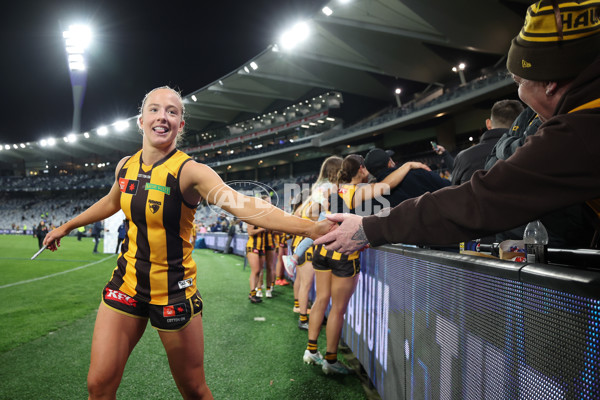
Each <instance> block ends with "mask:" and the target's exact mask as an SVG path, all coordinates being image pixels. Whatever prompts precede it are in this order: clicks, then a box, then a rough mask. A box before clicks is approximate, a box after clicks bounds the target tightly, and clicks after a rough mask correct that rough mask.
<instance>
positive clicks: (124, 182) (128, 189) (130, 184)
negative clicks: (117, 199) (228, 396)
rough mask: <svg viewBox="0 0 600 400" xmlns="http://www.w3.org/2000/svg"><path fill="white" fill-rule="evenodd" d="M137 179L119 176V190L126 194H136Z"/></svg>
mask: <svg viewBox="0 0 600 400" xmlns="http://www.w3.org/2000/svg"><path fill="white" fill-rule="evenodd" d="M138 184H139V181H136V180H133V179H125V178H119V188H120V189H121V192H123V193H127V194H136V193H137V188H138Z"/></svg>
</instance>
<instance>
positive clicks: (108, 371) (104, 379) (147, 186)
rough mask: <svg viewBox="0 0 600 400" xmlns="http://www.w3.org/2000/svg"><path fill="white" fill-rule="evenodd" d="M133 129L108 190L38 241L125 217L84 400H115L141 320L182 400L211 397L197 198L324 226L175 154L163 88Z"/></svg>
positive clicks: (273, 223)
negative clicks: (197, 253)
mask: <svg viewBox="0 0 600 400" xmlns="http://www.w3.org/2000/svg"><path fill="white" fill-rule="evenodd" d="M138 126H139V127H140V129H141V131H142V135H143V142H142V150H140V151H138V152H137V153H136V154H134V155H133V156H131V157H125V158H123V159H122V160H121V161H120V162H119V164H118V166H117V168H116V171H115V182H114V184H113V186H112V188H111V190H110V192H109V193H108V194H107V195H106V196H104V197H103V198H102V199H100V200H99V201H98V202H96V203H95V204H94V205H92V206H91V207H90V208H88V209H87V210H86V211H84V212H83V213H81V214H80V215H78V216H77V217H75V218H73V219H72V220H70V221H69V222H67V223H65V224H63V225H61V226H60V227H58V228H56V229H54V230H53V231H51V232H50V233H49V234H48V235H47V236H46V238H45V239H44V244H45V245H47V246H48V249H50V250H51V251H56V250H57V248H58V246H60V239H61V238H62V237H64V236H65V235H67V234H68V233H69V232H70V231H71V230H73V229H75V228H77V227H79V226H82V225H87V224H89V223H91V222H95V221H99V220H103V219H105V218H107V217H109V216H111V215H113V214H114V213H116V212H117V211H119V210H120V209H122V210H123V212H124V213H125V216H126V218H127V220H126V227H127V228H126V229H127V235H126V238H125V240H124V241H123V244H122V247H121V249H122V250H121V254H120V256H119V258H118V260H117V267H116V268H115V270H114V272H113V274H112V277H111V279H110V281H109V282H108V284H107V285H106V287H105V288H104V290H103V296H102V302H101V304H100V308H99V310H98V315H97V318H96V324H95V328H94V336H93V339H92V354H91V360H90V369H89V372H88V391H89V395H90V398H91V399H96V398H114V397H115V395H116V391H117V388H118V387H119V384H120V382H121V378H122V375H123V371H124V369H125V364H126V362H127V359H128V358H129V354H130V353H131V351H132V350H133V348H134V347H135V346H136V344H137V343H138V341H139V340H140V338H141V336H142V334H143V332H144V331H145V328H146V325H147V323H148V320H150V323H151V325H152V326H153V327H154V328H156V329H157V330H158V332H159V336H160V338H161V341H162V343H163V346H164V348H165V350H166V353H167V358H168V360H169V365H170V367H171V373H172V375H173V378H174V379H175V382H176V383H177V387H178V389H179V391H180V392H181V394H182V396H183V397H184V398H208V399H210V398H212V394H211V391H210V390H209V388H208V386H207V385H206V381H205V374H204V362H203V360H204V338H203V328H202V318H201V314H202V298H201V297H200V293H199V291H198V289H197V286H196V270H197V268H196V264H195V262H194V260H193V259H192V256H191V254H192V250H193V246H192V244H191V243H190V237H191V232H192V228H193V221H194V214H195V210H196V206H197V205H198V204H199V202H200V200H201V199H206V200H207V201H208V202H209V203H211V204H223V208H224V209H225V211H228V212H230V213H232V214H234V215H236V216H237V217H238V218H240V219H242V220H244V221H246V222H247V223H248V224H253V225H256V226H261V227H264V228H266V229H273V230H277V231H283V232H287V233H291V234H298V235H302V236H308V237H312V238H316V237H319V236H320V235H322V234H324V233H326V232H328V231H329V230H330V229H331V227H332V224H331V223H329V222H327V221H322V222H320V223H315V222H313V221H309V220H305V219H301V218H298V217H294V216H291V215H289V214H286V213H284V212H283V211H282V210H280V209H278V208H276V207H274V206H272V205H270V204H269V203H268V202H266V201H264V200H261V199H257V198H252V197H248V196H244V195H242V194H241V193H239V192H236V191H235V190H233V189H232V188H231V187H229V186H227V185H226V184H225V183H224V182H223V181H222V180H221V178H220V177H219V176H218V175H217V174H216V173H215V172H214V171H213V170H212V169H211V168H210V167H208V166H206V165H203V164H199V163H197V162H195V161H193V160H192V159H191V158H190V157H189V156H188V155H187V154H185V153H183V152H181V151H179V150H177V148H176V145H177V138H178V137H179V136H180V135H181V134H182V133H183V128H184V126H185V121H184V108H183V102H182V99H181V96H180V94H179V93H178V92H176V91H175V90H173V89H171V88H170V87H168V86H162V87H159V88H156V89H153V90H151V91H150V92H149V93H148V94H147V95H146V96H145V98H144V100H143V102H142V107H141V110H140V116H139V118H138ZM215 189H216V190H215ZM223 198H227V199H233V201H232V202H224V201H223Z"/></svg>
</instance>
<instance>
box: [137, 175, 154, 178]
mask: <svg viewBox="0 0 600 400" xmlns="http://www.w3.org/2000/svg"><path fill="white" fill-rule="evenodd" d="M138 178H146V179H150V178H151V176H150V175H144V174H138Z"/></svg>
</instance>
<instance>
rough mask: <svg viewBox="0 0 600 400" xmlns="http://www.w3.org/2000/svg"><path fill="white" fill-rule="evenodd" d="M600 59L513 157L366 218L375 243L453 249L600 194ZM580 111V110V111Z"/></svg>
mask: <svg viewBox="0 0 600 400" xmlns="http://www.w3.org/2000/svg"><path fill="white" fill-rule="evenodd" d="M599 96H600V58H597V59H596V60H595V61H594V62H593V63H592V64H591V65H590V66H588V67H587V68H586V69H585V70H584V71H583V72H581V73H580V74H579V76H578V77H577V78H575V80H574V81H573V82H572V83H571V86H570V88H569V89H568V90H567V92H566V93H565V94H564V95H563V97H562V98H561V99H560V101H559V104H558V105H557V108H556V110H555V112H554V116H553V117H552V118H550V119H549V120H548V121H546V122H545V123H543V124H542V125H541V126H540V127H539V129H538V130H537V132H536V133H535V134H534V135H531V136H529V137H528V138H527V139H526V140H525V143H524V144H523V146H521V147H519V148H518V149H517V150H516V151H515V153H514V154H513V155H512V156H511V157H509V158H508V159H507V160H500V161H498V162H496V164H495V165H494V167H492V168H491V169H490V170H489V171H487V172H486V171H477V172H476V173H475V174H473V177H472V178H471V180H470V181H469V182H466V183H464V184H462V185H460V186H453V187H449V188H444V189H441V190H438V191H436V192H434V193H428V194H425V195H423V196H421V197H418V198H415V199H409V200H406V201H405V202H403V203H402V204H400V205H399V206H397V207H395V208H394V209H392V210H391V212H389V213H388V214H385V213H380V214H379V215H374V216H369V217H365V218H364V219H363V226H364V230H365V233H366V236H367V238H368V240H369V242H370V243H371V245H372V246H378V245H381V244H384V243H412V244H422V245H424V244H451V243H457V242H461V241H466V240H469V239H472V238H478V237H482V236H485V235H489V234H492V233H495V232H501V231H506V230H508V229H510V228H513V227H515V226H519V225H523V224H525V223H527V222H528V221H532V220H535V219H538V218H540V217H542V216H543V215H545V214H547V213H549V212H551V211H554V210H558V209H561V208H564V207H567V206H571V205H574V204H580V203H583V202H585V201H587V200H590V199H594V198H597V197H599V196H600V168H598V152H597V149H599V148H600V135H598V126H600V99H599ZM575 109H577V110H576V111H574V110H575Z"/></svg>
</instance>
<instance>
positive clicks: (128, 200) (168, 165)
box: [110, 150, 197, 305]
mask: <svg viewBox="0 0 600 400" xmlns="http://www.w3.org/2000/svg"><path fill="white" fill-rule="evenodd" d="M189 160H190V157H189V156H188V155H187V154H185V153H183V152H181V151H178V150H173V152H172V153H170V154H169V155H168V156H166V157H165V158H164V159H162V160H160V161H159V162H157V163H156V164H154V165H144V164H143V163H142V151H141V150H140V151H139V152H137V153H136V154H134V155H133V156H131V157H130V158H129V159H128V160H127V161H126V162H125V164H124V165H123V167H122V168H121V170H120V171H119V173H118V179H119V187H120V190H121V209H122V210H123V212H124V213H125V215H126V217H127V237H126V238H125V241H124V243H123V252H122V255H121V256H120V257H119V259H118V260H117V267H116V268H115V270H114V271H113V276H112V279H111V281H110V285H111V286H114V287H115V288H116V289H118V290H121V291H122V292H124V293H126V294H128V295H130V296H132V297H133V298H135V299H139V300H141V301H145V302H148V303H150V304H158V305H164V304H172V303H173V302H176V301H180V300H185V299H187V298H189V297H191V296H193V295H194V294H195V293H196V291H197V288H196V263H195V262H194V260H193V259H192V256H191V254H192V250H193V245H192V244H191V243H190V237H191V232H192V229H193V221H194V214H195V212H196V206H197V205H192V204H188V203H187V202H186V201H185V200H184V199H183V196H182V194H181V191H180V188H179V177H180V174H181V169H182V168H183V165H184V164H185V163H186V162H187V161H189Z"/></svg>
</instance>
